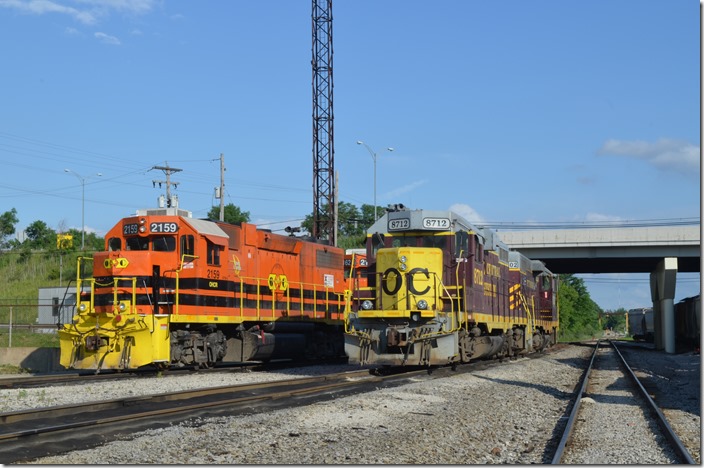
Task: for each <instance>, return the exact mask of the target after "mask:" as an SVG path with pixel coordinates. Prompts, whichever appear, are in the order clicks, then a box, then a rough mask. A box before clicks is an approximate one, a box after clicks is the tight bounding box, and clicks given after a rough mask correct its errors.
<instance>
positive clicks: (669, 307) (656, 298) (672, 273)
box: [650, 257, 677, 353]
mask: <svg viewBox="0 0 704 468" xmlns="http://www.w3.org/2000/svg"><path fill="white" fill-rule="evenodd" d="M676 280H677V258H676V257H666V258H663V259H662V261H660V263H658V266H657V268H656V269H655V271H652V272H651V273H650V295H651V297H652V300H653V334H654V337H655V349H663V348H664V349H665V352H667V353H674V352H675V284H676Z"/></svg>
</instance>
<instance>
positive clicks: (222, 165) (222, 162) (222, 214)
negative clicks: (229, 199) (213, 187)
mask: <svg viewBox="0 0 704 468" xmlns="http://www.w3.org/2000/svg"><path fill="white" fill-rule="evenodd" d="M223 221H225V156H224V155H223V154H222V153H220V222H223Z"/></svg>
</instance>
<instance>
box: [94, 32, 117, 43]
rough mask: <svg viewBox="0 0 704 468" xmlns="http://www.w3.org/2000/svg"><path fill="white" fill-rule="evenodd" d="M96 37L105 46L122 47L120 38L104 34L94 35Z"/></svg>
mask: <svg viewBox="0 0 704 468" xmlns="http://www.w3.org/2000/svg"><path fill="white" fill-rule="evenodd" d="M94 36H95V37H96V38H98V39H100V41H101V42H104V43H105V44H110V45H120V40H119V39H118V38H116V37H115V36H110V35H108V34H105V33H102V32H97V33H95V34H94Z"/></svg>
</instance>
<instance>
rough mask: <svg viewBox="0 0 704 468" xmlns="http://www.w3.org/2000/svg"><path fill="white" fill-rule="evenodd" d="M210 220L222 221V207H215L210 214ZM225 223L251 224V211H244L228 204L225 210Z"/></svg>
mask: <svg viewBox="0 0 704 468" xmlns="http://www.w3.org/2000/svg"><path fill="white" fill-rule="evenodd" d="M208 219H212V220H219V219H220V207H219V206H214V207H212V208H211V209H210V211H209V212H208ZM224 221H225V222H226V223H230V224H237V223H243V222H244V223H248V222H249V211H242V210H241V209H240V208H239V207H238V206H235V205H233V204H232V203H228V204H227V205H225V210H224Z"/></svg>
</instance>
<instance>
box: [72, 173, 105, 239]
mask: <svg viewBox="0 0 704 468" xmlns="http://www.w3.org/2000/svg"><path fill="white" fill-rule="evenodd" d="M64 172H68V173H69V174H73V175H75V176H76V177H77V178H78V180H80V181H81V250H85V249H86V217H85V214H86V179H87V177H81V176H80V174H78V173H77V172H75V171H72V170H71V169H64ZM96 175H97V176H98V177H100V176H102V175H103V174H101V173H100V172H98V173H97V174H96Z"/></svg>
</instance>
